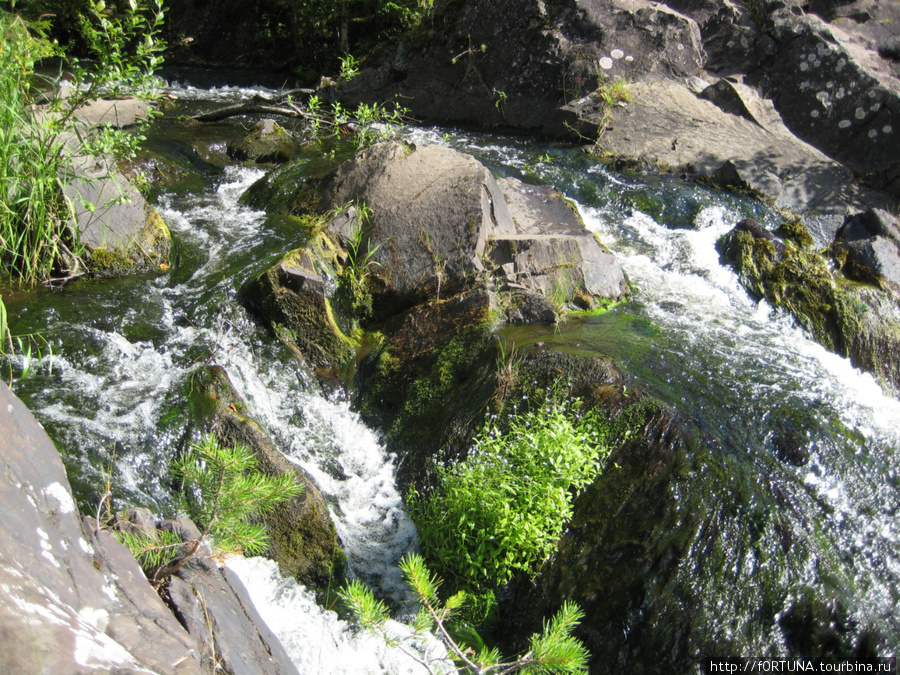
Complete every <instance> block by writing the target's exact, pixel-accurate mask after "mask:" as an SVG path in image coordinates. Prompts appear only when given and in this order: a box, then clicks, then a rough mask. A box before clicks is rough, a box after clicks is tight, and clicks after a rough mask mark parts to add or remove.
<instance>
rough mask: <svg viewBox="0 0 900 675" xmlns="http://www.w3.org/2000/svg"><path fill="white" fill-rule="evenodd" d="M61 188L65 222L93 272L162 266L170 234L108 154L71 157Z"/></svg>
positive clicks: (117, 272) (115, 273)
mask: <svg viewBox="0 0 900 675" xmlns="http://www.w3.org/2000/svg"><path fill="white" fill-rule="evenodd" d="M63 192H64V193H65V195H66V198H67V200H68V201H69V203H70V204H71V206H72V212H73V215H74V218H73V219H72V220H71V222H70V225H71V227H72V228H73V229H77V232H78V237H79V241H80V242H81V243H82V244H83V245H84V246H85V247H86V248H87V251H88V256H87V264H88V267H89V268H90V269H91V271H92V272H93V273H96V274H99V275H101V276H118V275H121V274H123V273H128V272H137V271H141V270H159V269H168V266H169V262H170V254H171V248H172V235H171V233H170V232H169V228H168V226H166V223H165V221H164V220H163V219H162V216H160V215H159V212H158V211H157V210H156V209H155V208H153V207H152V206H150V204H148V203H147V200H146V199H145V198H144V196H143V195H142V194H141V193H140V192H139V191H138V190H137V188H135V186H134V184H133V183H132V182H131V181H130V180H128V178H126V177H125V176H124V174H122V173H121V172H119V171H118V170H117V169H116V168H115V166H114V165H113V162H112V161H110V160H109V159H105V158H98V157H88V156H76V157H73V158H72V173H71V175H70V176H68V180H67V181H66V183H65V186H64V188H63Z"/></svg>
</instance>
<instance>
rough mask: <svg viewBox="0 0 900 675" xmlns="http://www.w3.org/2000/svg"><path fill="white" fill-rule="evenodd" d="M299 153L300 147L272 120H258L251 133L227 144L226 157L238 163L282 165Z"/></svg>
mask: <svg viewBox="0 0 900 675" xmlns="http://www.w3.org/2000/svg"><path fill="white" fill-rule="evenodd" d="M299 153H300V145H299V143H297V141H295V140H294V138H293V137H292V136H291V134H290V133H289V132H288V131H287V130H286V129H285V128H284V127H282V126H280V125H278V124H276V123H275V122H273V121H272V120H268V119H266V120H260V121H259V122H257V123H256V126H255V127H254V129H253V131H251V132H250V133H249V134H247V136H245V137H244V138H242V139H241V140H239V141H235V142H233V143H229V144H228V156H229V157H231V158H232V159H234V160H237V161H239V162H254V163H256V164H283V163H285V162H289V161H291V160H292V159H294V158H295V157H296V156H297V155H298V154H299Z"/></svg>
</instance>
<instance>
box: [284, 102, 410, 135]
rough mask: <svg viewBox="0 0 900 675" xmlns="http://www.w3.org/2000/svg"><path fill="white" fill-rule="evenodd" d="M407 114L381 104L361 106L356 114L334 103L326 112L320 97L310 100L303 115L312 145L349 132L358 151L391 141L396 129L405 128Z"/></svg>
mask: <svg viewBox="0 0 900 675" xmlns="http://www.w3.org/2000/svg"><path fill="white" fill-rule="evenodd" d="M408 113H409V110H407V109H406V108H403V107H401V106H398V105H393V106H387V105H382V104H380V103H371V104H369V103H360V104H359V105H357V106H356V109H355V110H348V109H346V108H344V106H342V105H341V104H340V103H339V102H337V101H335V102H334V103H332V104H331V108H330V109H326V108H325V107H324V105H323V103H322V99H320V98H319V97H318V96H310V97H309V99H308V100H307V102H306V108H305V110H303V112H302V114H303V117H304V119H305V120H306V135H307V137H308V139H309V140H310V141H314V142H318V143H322V142H323V141H325V140H330V139H333V138H337V137H340V136H342V135H345V134H347V133H348V132H349V133H354V134H355V136H356V145H357V147H359V148H364V147H367V146H369V145H372V144H373V143H377V142H379V141H383V140H387V139H389V138H391V137H392V136H393V135H394V132H395V130H396V128H397V127H402V126H403V125H404V123H405V122H406V120H407V119H408V117H407V115H408Z"/></svg>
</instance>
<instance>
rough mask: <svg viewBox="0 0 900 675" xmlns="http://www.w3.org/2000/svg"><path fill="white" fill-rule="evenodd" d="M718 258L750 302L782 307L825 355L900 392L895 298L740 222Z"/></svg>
mask: <svg viewBox="0 0 900 675" xmlns="http://www.w3.org/2000/svg"><path fill="white" fill-rule="evenodd" d="M718 249H719V252H720V254H721V255H722V257H723V258H724V259H725V260H726V261H727V262H729V263H730V264H731V265H732V266H733V267H734V269H735V270H736V271H737V273H738V275H739V277H740V280H741V283H742V284H743V285H744V287H745V288H746V289H747V290H748V291H749V292H750V293H751V294H752V295H754V296H755V297H757V298H765V299H766V300H767V301H768V302H770V303H771V304H772V305H774V306H776V307H783V308H785V309H786V310H788V311H789V312H791V314H793V316H794V317H795V318H796V319H797V321H798V322H799V323H800V324H801V325H802V326H803V327H804V328H805V329H806V330H808V331H809V332H810V333H811V335H812V337H813V339H815V340H816V341H817V342H819V343H820V344H822V345H823V346H824V347H826V348H827V349H829V350H831V351H834V352H836V353H838V354H840V355H842V356H846V357H848V358H849V359H850V361H851V362H852V363H853V365H854V366H856V367H857V368H861V369H863V370H866V371H868V372H871V373H873V374H874V375H875V376H876V377H877V378H878V379H879V381H880V382H881V384H882V387H883V388H884V389H885V390H886V391H887V392H889V393H891V394H894V395H896V394H897V393H898V392H900V321H898V319H897V307H898V305H900V297H898V295H897V294H896V293H895V292H894V291H892V290H891V289H890V288H878V287H876V286H871V285H867V284H862V283H857V282H851V281H848V280H847V279H845V278H843V277H842V276H840V274H838V273H835V272H832V262H831V261H829V260H828V259H827V258H825V257H824V256H823V255H821V254H819V253H815V252H811V251H807V250H803V249H800V248H798V247H797V246H796V245H795V244H794V243H793V242H792V241H790V240H786V241H781V240H779V239H777V238H775V237H774V236H773V235H771V234H770V233H767V232H764V231H762V230H761V228H759V226H758V225H755V226H751V225H749V224H748V221H743V222H742V223H741V224H739V225H738V226H737V227H735V228H734V229H733V230H732V231H731V232H729V233H728V234H727V235H725V236H724V237H722V239H720V240H719V242H718Z"/></svg>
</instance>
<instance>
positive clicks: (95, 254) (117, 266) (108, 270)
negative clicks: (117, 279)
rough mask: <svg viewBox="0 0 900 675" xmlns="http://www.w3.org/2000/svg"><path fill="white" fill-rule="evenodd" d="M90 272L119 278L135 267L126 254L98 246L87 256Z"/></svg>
mask: <svg viewBox="0 0 900 675" xmlns="http://www.w3.org/2000/svg"><path fill="white" fill-rule="evenodd" d="M87 262H88V266H89V267H90V268H91V271H93V272H95V273H96V274H99V275H100V276H120V275H122V274H128V273H129V272H133V271H134V270H135V268H136V267H137V265H136V264H135V262H134V260H132V259H131V258H130V257H129V256H128V255H127V254H125V253H124V252H122V251H120V250H119V249H109V248H106V247H105V246H98V247H97V248H95V249H93V250H92V251H91V253H90V256H88V261H87Z"/></svg>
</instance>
